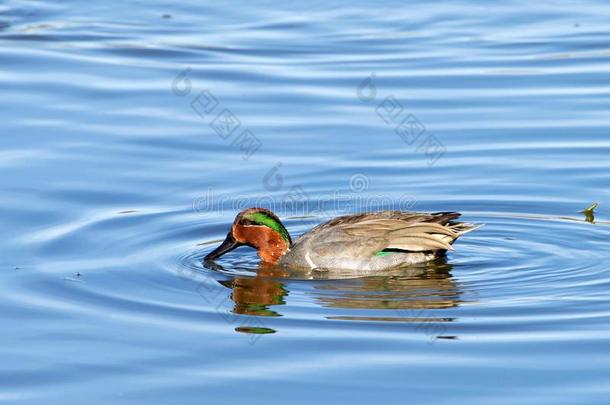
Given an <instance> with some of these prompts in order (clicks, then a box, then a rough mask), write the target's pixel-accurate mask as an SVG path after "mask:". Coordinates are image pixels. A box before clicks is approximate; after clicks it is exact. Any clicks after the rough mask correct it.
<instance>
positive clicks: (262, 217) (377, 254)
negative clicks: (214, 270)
mask: <svg viewBox="0 0 610 405" xmlns="http://www.w3.org/2000/svg"><path fill="white" fill-rule="evenodd" d="M459 216H460V214H459V213H457V212H437V213H433V214H425V213H419V212H402V211H380V212H367V213H363V214H357V215H345V216H341V217H337V218H334V219H332V220H330V221H328V222H325V223H323V224H320V225H318V226H316V227H315V228H313V229H312V230H311V231H309V232H307V233H305V234H303V235H302V236H301V237H299V238H298V239H297V240H296V241H295V242H294V243H293V242H292V239H291V238H290V234H289V233H288V231H287V230H286V228H285V227H284V225H282V222H281V221H280V219H279V218H278V217H277V216H276V215H275V214H274V213H273V212H271V211H269V210H267V209H264V208H249V209H247V210H244V211H242V212H240V213H239V214H238V215H237V217H236V218H235V221H234V222H233V225H232V226H231V230H230V231H229V233H228V235H227V237H226V239H225V240H224V242H222V244H221V245H220V246H218V247H217V248H216V249H215V250H214V251H212V252H211V253H209V254H208V255H207V256H206V257H205V260H206V261H207V260H214V259H216V258H218V257H220V256H222V255H223V254H225V253H227V252H229V251H231V250H233V249H235V248H236V247H239V246H242V245H247V246H250V247H253V248H255V249H256V250H257V252H258V256H259V257H260V258H261V260H262V261H264V262H267V263H271V264H278V265H281V266H285V267H294V268H302V269H319V270H323V269H351V270H383V269H389V268H392V267H397V266H402V265H409V264H416V263H422V262H425V261H428V260H432V259H434V258H436V257H439V256H442V255H444V254H445V252H446V251H447V250H453V248H452V246H451V245H452V244H453V242H454V241H455V240H456V239H457V238H458V237H460V236H461V235H463V234H465V233H466V232H469V231H471V230H473V229H475V228H476V227H477V226H475V225H473V224H469V223H465V222H456V221H454V220H455V219H457V218H458V217H459Z"/></svg>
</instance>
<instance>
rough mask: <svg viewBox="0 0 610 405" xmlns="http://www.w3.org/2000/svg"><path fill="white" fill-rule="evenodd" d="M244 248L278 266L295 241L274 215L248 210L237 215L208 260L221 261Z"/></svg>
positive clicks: (253, 209) (260, 210)
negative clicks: (226, 255)
mask: <svg viewBox="0 0 610 405" xmlns="http://www.w3.org/2000/svg"><path fill="white" fill-rule="evenodd" d="M243 245H246V246H250V247H253V248H254V249H256V251H257V253H258V256H259V257H260V258H261V260H262V261H264V262H267V263H273V264H275V263H277V261H278V260H279V259H280V257H282V255H283V254H284V253H286V252H287V251H288V249H290V245H292V240H291V239H290V234H289V233H288V231H287V230H286V228H285V227H284V225H282V222H281V221H280V219H279V218H278V217H277V215H275V214H274V213H273V212H271V211H269V210H267V209H264V208H248V209H247V210H244V211H242V212H240V213H239V214H238V215H237V217H236V218H235V221H233V225H232V226H231V230H230V231H229V233H228V234H227V237H226V238H225V240H224V241H223V242H222V243H221V244H220V246H218V247H217V248H216V249H214V250H213V251H212V252H211V253H209V254H208V255H207V256H206V257H205V260H206V261H207V260H214V259H217V258H219V257H220V256H222V255H224V254H225V253H228V252H230V251H231V250H233V249H235V248H237V247H239V246H243Z"/></svg>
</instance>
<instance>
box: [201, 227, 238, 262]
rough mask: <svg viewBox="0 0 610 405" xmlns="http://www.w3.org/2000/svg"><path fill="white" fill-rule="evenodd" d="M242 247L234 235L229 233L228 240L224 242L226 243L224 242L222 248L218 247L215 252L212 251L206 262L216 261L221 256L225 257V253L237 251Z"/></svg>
mask: <svg viewBox="0 0 610 405" xmlns="http://www.w3.org/2000/svg"><path fill="white" fill-rule="evenodd" d="M239 246H241V243H239V242H238V241H236V240H235V238H234V237H233V235H231V233H230V232H229V234H228V235H227V237H226V239H225V240H224V242H222V243H221V244H220V246H218V247H217V248H216V249H214V250H213V251H211V252H210V253H209V254H208V255H207V256H206V257H205V258H204V260H206V261H207V260H215V259H218V258H219V257H220V256H222V255H224V254H225V253H228V252H230V251H231V250H233V249H235V248H236V247H239Z"/></svg>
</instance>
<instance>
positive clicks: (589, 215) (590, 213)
mask: <svg viewBox="0 0 610 405" xmlns="http://www.w3.org/2000/svg"><path fill="white" fill-rule="evenodd" d="M598 206H599V204H598V203H593V204H591V205H590V206H589V208H586V209H584V210H582V211H580V212H581V213H582V214H584V215H585V221H587V222H590V223H592V224H594V223H595V209H596V208H597V207H598Z"/></svg>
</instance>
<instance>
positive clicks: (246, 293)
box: [216, 260, 462, 338]
mask: <svg viewBox="0 0 610 405" xmlns="http://www.w3.org/2000/svg"><path fill="white" fill-rule="evenodd" d="M216 266H218V265H216ZM451 267H452V266H451V265H450V264H448V263H447V262H446V261H445V260H439V261H436V262H431V263H428V264H425V265H422V266H420V267H413V266H411V267H408V268H403V269H395V270H391V271H387V272H384V273H383V274H379V273H377V274H376V275H375V276H369V277H361V278H345V277H348V276H349V275H348V274H347V273H341V272H333V271H324V272H310V273H308V274H299V275H298V276H299V278H300V279H303V278H305V279H312V280H318V281H315V282H311V283H306V284H303V283H301V284H300V286H299V289H301V288H307V291H306V294H307V295H308V296H310V297H312V298H313V299H314V300H315V301H316V302H317V303H318V304H319V305H320V306H322V307H326V308H336V309H337V310H342V309H348V310H349V309H358V310H360V311H358V312H357V313H355V314H354V313H351V312H349V311H348V312H347V313H345V311H341V312H342V313H340V314H336V315H330V316H326V318H327V319H335V320H356V321H377V322H413V323H417V324H418V325H419V326H417V327H421V328H426V329H427V330H430V329H434V330H435V331H434V333H436V334H437V335H440V333H437V332H439V330H440V329H439V328H432V327H431V326H425V325H432V324H439V323H446V322H451V321H453V320H454V318H452V317H439V316H434V315H435V314H436V313H437V312H436V311H431V310H439V309H448V308H452V307H456V306H458V305H460V303H461V302H462V299H461V296H462V291H461V290H460V288H459V286H458V285H457V284H456V282H455V281H454V279H453V277H452V275H451ZM218 269H219V268H216V270H218ZM294 276H295V274H294V272H290V273H289V272H288V271H287V270H285V269H282V268H279V267H276V266H271V265H267V264H261V265H260V266H259V268H258V272H257V275H256V276H255V277H245V276H244V277H234V278H231V279H228V280H224V281H220V283H221V284H222V285H224V286H225V287H227V288H230V289H231V290H232V291H231V300H232V301H233V304H234V307H233V312H234V313H236V314H244V315H256V316H281V313H280V308H281V307H280V306H281V305H284V304H285V302H286V297H287V296H288V294H289V289H288V287H287V286H289V285H290V284H291V282H292V281H291V279H294ZM351 276H352V277H353V273H352V274H351ZM341 277H343V278H341ZM369 310H384V311H383V312H382V313H370V311H369ZM433 314H434V315H433ZM436 337H444V338H451V336H436Z"/></svg>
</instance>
